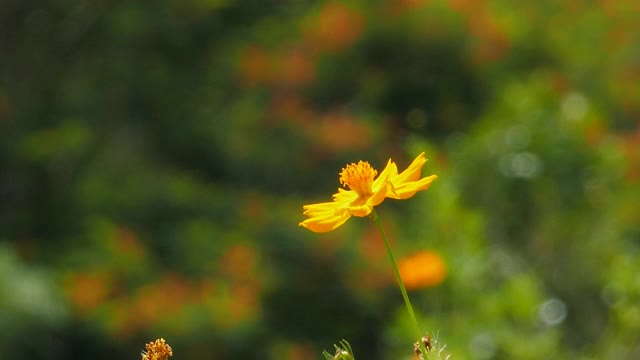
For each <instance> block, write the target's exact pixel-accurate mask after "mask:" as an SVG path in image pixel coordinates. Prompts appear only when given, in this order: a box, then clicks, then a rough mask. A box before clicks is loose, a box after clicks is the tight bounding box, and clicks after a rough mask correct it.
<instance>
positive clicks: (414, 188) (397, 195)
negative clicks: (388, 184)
mask: <svg viewBox="0 0 640 360" xmlns="http://www.w3.org/2000/svg"><path fill="white" fill-rule="evenodd" d="M437 178H438V177H437V176H436V175H431V176H427V177H425V178H422V179H420V180H418V181H412V182H407V183H403V184H401V185H399V186H396V187H394V190H395V191H390V192H388V193H387V197H389V198H392V199H401V200H404V199H408V198H410V197H412V196H413V195H415V193H416V192H418V191H422V190H427V189H428V188H429V186H431V183H432V182H433V181H434V180H435V179H437Z"/></svg>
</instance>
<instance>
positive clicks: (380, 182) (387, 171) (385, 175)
mask: <svg viewBox="0 0 640 360" xmlns="http://www.w3.org/2000/svg"><path fill="white" fill-rule="evenodd" d="M397 175H398V167H397V166H396V163H394V162H393V161H392V160H391V159H389V161H387V166H386V167H385V168H384V170H382V172H381V173H380V175H378V178H377V179H375V180H374V181H373V184H372V185H371V189H372V190H373V192H374V193H377V192H378V191H379V190H380V189H381V188H382V187H386V185H387V182H388V181H389V179H391V178H393V177H395V176H397Z"/></svg>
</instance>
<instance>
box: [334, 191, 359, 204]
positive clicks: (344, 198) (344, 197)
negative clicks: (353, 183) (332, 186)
mask: <svg viewBox="0 0 640 360" xmlns="http://www.w3.org/2000/svg"><path fill="white" fill-rule="evenodd" d="M357 198H358V193H356V192H355V191H353V190H345V189H342V188H338V192H337V193H335V194H333V200H334V201H336V202H341V203H343V202H344V203H350V202H352V201H355V200H356V199H357Z"/></svg>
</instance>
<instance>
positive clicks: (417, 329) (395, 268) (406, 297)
mask: <svg viewBox="0 0 640 360" xmlns="http://www.w3.org/2000/svg"><path fill="white" fill-rule="evenodd" d="M371 218H372V219H373V221H375V223H376V225H378V230H380V233H381V234H382V238H383V239H384V244H385V245H386V247H387V254H389V260H391V265H393V272H394V273H395V275H396V280H397V281H398V286H399V287H400V292H401V293H402V297H403V298H404V304H405V306H406V307H407V311H408V312H409V317H410V318H411V321H412V322H413V330H414V331H415V333H416V334H415V335H416V337H417V339H418V344H420V350H421V351H422V357H423V358H424V359H426V358H427V349H426V348H425V346H424V343H423V342H422V333H421V332H420V327H419V326H418V321H417V320H416V315H415V313H414V312H413V307H412V306H411V300H409V295H408V294H407V289H406V288H405V287H404V282H403V281H402V278H401V277H400V270H398V264H397V263H396V258H395V256H393V251H391V244H389V239H388V238H387V233H385V232H384V228H383V227H382V222H381V221H380V217H379V216H378V213H377V212H376V210H375V209H373V210H372V211H371Z"/></svg>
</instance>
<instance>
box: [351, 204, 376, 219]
mask: <svg viewBox="0 0 640 360" xmlns="http://www.w3.org/2000/svg"><path fill="white" fill-rule="evenodd" d="M372 209H373V206H370V205H369V204H362V205H353V206H349V207H348V208H347V211H348V212H349V214H351V215H353V216H359V217H365V216H367V215H369V214H371V210H372Z"/></svg>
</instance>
